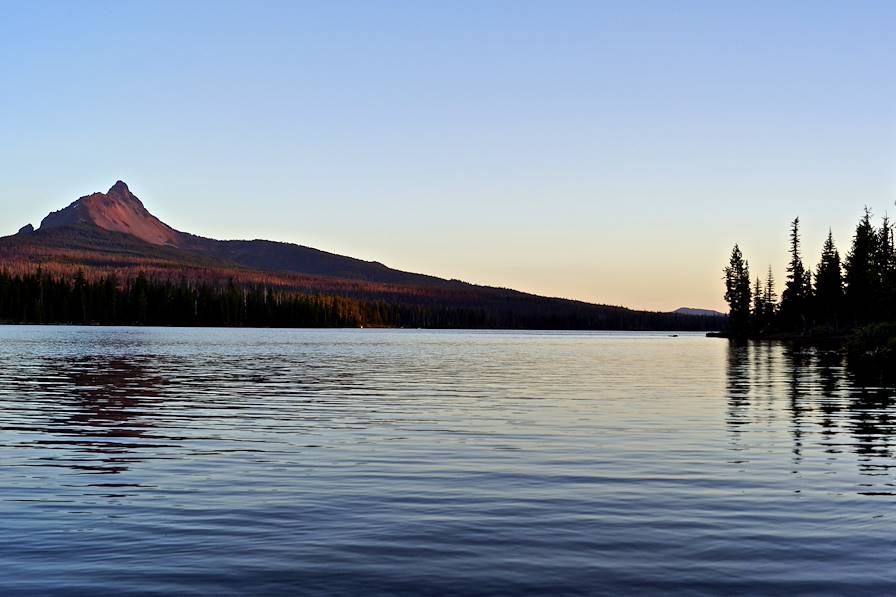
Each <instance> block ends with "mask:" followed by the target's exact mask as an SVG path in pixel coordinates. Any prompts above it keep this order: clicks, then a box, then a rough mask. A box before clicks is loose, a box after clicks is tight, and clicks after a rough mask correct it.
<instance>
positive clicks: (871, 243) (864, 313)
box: [844, 207, 878, 324]
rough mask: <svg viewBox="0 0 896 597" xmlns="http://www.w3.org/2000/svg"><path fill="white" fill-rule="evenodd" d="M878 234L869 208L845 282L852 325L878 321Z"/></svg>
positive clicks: (849, 257)
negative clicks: (876, 308) (876, 266)
mask: <svg viewBox="0 0 896 597" xmlns="http://www.w3.org/2000/svg"><path fill="white" fill-rule="evenodd" d="M877 242H878V238H877V233H876V232H875V230H874V226H873V225H872V224H871V210H869V209H868V208H867V207H866V208H865V215H864V217H862V219H861V221H860V222H859V224H858V226H856V232H855V235H854V236H853V239H852V248H851V249H850V251H849V255H847V257H846V263H845V268H844V282H845V283H846V289H845V297H846V305H847V309H848V317H849V318H850V320H851V322H852V323H858V324H861V323H867V322H869V321H873V320H874V319H875V313H874V311H875V309H874V306H875V305H874V303H875V298H876V295H877V294H878V275H877V271H876V270H875V261H876V259H877V257H876V254H875V253H876V252H877Z"/></svg>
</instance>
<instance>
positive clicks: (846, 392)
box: [726, 342, 896, 494]
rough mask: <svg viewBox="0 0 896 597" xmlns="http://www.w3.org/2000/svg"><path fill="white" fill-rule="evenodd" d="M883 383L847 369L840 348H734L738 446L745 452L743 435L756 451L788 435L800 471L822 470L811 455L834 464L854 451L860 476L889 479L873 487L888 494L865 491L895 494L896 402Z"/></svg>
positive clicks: (731, 371)
mask: <svg viewBox="0 0 896 597" xmlns="http://www.w3.org/2000/svg"><path fill="white" fill-rule="evenodd" d="M877 379H878V378H876V377H874V376H867V375H865V374H864V372H861V371H855V370H852V369H850V368H848V366H847V363H846V361H845V359H844V357H843V356H842V355H841V354H840V353H839V352H838V351H836V350H825V349H817V348H807V347H805V346H800V345H795V344H787V343H777V342H747V343H739V342H731V343H730V344H729V346H728V354H727V366H726V386H727V401H728V417H727V423H728V427H729V431H730V433H731V434H732V439H731V442H732V446H734V447H735V448H736V449H738V450H743V449H744V447H743V445H742V443H743V441H744V437H745V436H747V437H749V438H750V440H751V441H752V442H753V444H752V445H753V446H756V445H757V444H756V442H758V441H760V438H765V437H768V436H769V434H772V435H774V434H777V433H780V432H782V431H785V430H786V433H787V434H788V435H789V437H790V442H791V452H792V463H793V466H794V469H795V471H794V472H797V473H800V472H805V471H804V470H803V469H804V468H806V469H809V468H811V467H814V466H817V463H815V462H814V461H813V463H811V464H809V465H806V464H805V463H804V459H805V458H806V457H807V456H808V455H815V454H817V453H818V452H823V453H825V454H827V455H829V457H834V460H836V455H838V454H841V453H843V452H844V451H846V452H851V453H852V454H854V455H855V456H857V458H856V462H857V463H858V469H859V472H860V473H861V474H862V475H867V476H876V477H881V476H883V477H885V479H881V483H879V484H877V485H875V487H880V486H881V485H882V486H884V487H886V488H887V489H886V490H885V491H870V490H869V491H867V492H862V493H886V494H890V493H892V492H891V490H890V488H892V487H893V483H892V482H891V479H890V475H891V472H890V471H891V469H893V468H894V466H896V462H894V452H893V441H894V440H893V437H894V432H896V429H894V424H896V420H894V416H893V411H894V408H896V404H894V390H893V388H891V387H887V386H883V385H876V382H877ZM782 414H783V415H785V416H786V424H785V422H783V421H781V420H779V418H778V417H779V416H780V415H782ZM864 487H869V485H867V484H865V485H864Z"/></svg>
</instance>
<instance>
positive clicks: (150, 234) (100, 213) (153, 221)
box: [40, 180, 183, 247]
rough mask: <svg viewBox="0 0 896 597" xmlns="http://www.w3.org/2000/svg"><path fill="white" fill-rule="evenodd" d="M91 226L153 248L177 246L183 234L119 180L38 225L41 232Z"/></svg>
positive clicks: (55, 213) (54, 213) (82, 198)
mask: <svg viewBox="0 0 896 597" xmlns="http://www.w3.org/2000/svg"><path fill="white" fill-rule="evenodd" d="M80 224H92V225H94V226H98V227H99V228H103V229H105V230H111V231H113V232H124V233H126V234H130V235H132V236H136V237H137V238H139V239H141V240H144V241H146V242H148V243H152V244H154V245H169V246H175V247H176V246H179V245H180V241H181V240H182V238H183V235H182V234H181V233H180V232H178V231H177V230H175V229H173V228H171V227H170V226H168V225H167V224H165V223H164V222H162V221H161V220H159V219H158V218H157V217H155V216H154V215H152V214H151V213H149V211H147V209H146V208H145V207H144V206H143V203H141V202H140V200H139V199H137V197H136V196H135V195H134V194H133V193H131V191H130V189H128V185H126V184H125V183H123V182H122V181H120V180H119V181H118V182H116V183H115V184H114V185H113V186H112V188H110V189H109V191H108V192H106V193H93V194H92V195H86V196H84V197H81V198H80V199H78V200H77V201H75V202H74V203H72V204H71V205H69V206H68V207H66V208H65V209H61V210H59V211H55V212H53V213H51V214H50V215H48V216H47V217H46V218H44V219H43V221H42V222H41V223H40V229H41V230H46V229H53V228H62V227H65V226H77V225H80Z"/></svg>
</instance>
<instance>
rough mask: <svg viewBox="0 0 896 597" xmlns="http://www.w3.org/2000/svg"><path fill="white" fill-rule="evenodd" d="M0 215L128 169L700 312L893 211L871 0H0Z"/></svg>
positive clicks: (624, 297) (319, 233) (347, 228)
mask: <svg viewBox="0 0 896 597" xmlns="http://www.w3.org/2000/svg"><path fill="white" fill-rule="evenodd" d="M0 6H2V9H3V18H2V20H0V139H2V141H3V142H2V143H0V174H2V176H0V234H11V233H13V232H15V231H16V230H17V229H18V228H19V227H21V226H22V225H24V224H26V223H28V222H32V223H34V224H35V225H37V224H38V223H39V221H40V220H41V219H42V218H43V217H44V216H45V215H46V214H47V213H48V212H49V211H52V210H56V209H60V208H62V207H64V206H65V205H68V204H69V203H70V202H72V201H74V200H75V199H77V198H78V197H79V196H82V195H86V194H89V193H91V192H94V191H104V190H106V189H108V188H109V187H110V186H112V184H113V183H114V182H115V181H116V180H118V179H121V180H124V181H126V182H127V183H128V185H129V186H130V188H131V190H132V191H133V192H134V193H135V194H136V195H137V196H138V197H139V198H140V199H141V200H143V202H144V204H145V205H146V206H147V208H148V209H149V210H150V211H152V212H153V213H154V214H156V215H157V216H159V217H160V218H161V219H162V220H163V221H165V222H167V223H168V224H170V225H172V226H173V227H175V228H177V229H179V230H185V231H188V232H192V233H195V234H201V235H204V236H210V237H214V238H224V239H232V238H267V239H273V240H282V241H288V242H295V243H300V244H303V245H307V246H312V247H316V248H320V249H324V250H328V251H332V252H336V253H341V254H346V255H351V256H354V257H359V258H363V259H368V260H376V261H381V262H383V263H385V264H387V265H389V266H392V267H396V268H399V269H404V270H409V271H416V272H424V273H429V274H435V275H439V276H443V277H447V278H459V279H462V280H466V281H470V282H476V283H483V284H489V285H495V286H505V287H511V288H516V289H519V290H525V291H530V292H535V293H539V294H544V295H549V296H562V297H569V298H577V299H582V300H587V301H592V302H600V303H608V304H621V305H625V306H629V307H634V308H647V309H659V310H670V309H675V308H677V307H681V306H689V307H702V308H718V309H722V308H723V306H724V303H723V301H722V297H721V294H722V281H721V270H722V267H723V266H724V265H725V263H726V262H727V259H728V255H729V253H730V250H731V246H732V245H733V244H734V243H735V242H737V243H740V246H741V248H742V249H743V250H744V253H745V255H746V257H747V258H748V259H749V260H750V263H751V265H752V266H753V270H754V271H760V272H762V273H764V272H765V270H766V269H767V268H768V267H769V266H772V268H773V269H774V271H775V273H776V275H777V276H778V278H779V280H782V279H783V277H784V266H785V262H786V259H787V253H786V252H787V234H788V224H789V222H790V220H792V219H793V218H794V217H795V216H799V217H800V218H801V222H802V224H803V241H804V246H805V259H806V261H807V262H808V263H809V264H811V265H814V264H815V263H816V262H817V258H818V254H819V253H820V250H821V245H822V242H823V239H824V237H825V236H826V234H827V232H828V229H829V228H830V229H832V230H833V232H834V236H835V240H836V241H837V242H838V245H839V247H840V249H841V251H842V252H845V250H846V249H847V248H848V243H849V239H850V236H851V234H852V229H853V227H854V225H855V223H856V222H857V220H858V218H859V217H860V215H861V213H862V210H863V208H864V206H866V205H868V206H870V207H872V209H873V210H874V212H875V213H876V214H883V213H884V212H887V211H888V210H889V212H890V213H891V215H894V216H896V207H894V200H896V68H894V65H896V36H894V35H893V31H894V30H896V3H893V2H886V1H881V2H862V1H856V2H845V1H844V2H824V1H817V2H798V1H794V2H787V3H781V2H749V3H733V2H710V1H707V2H690V1H682V2H649V1H642V2H599V1H596V0H593V1H583V2H575V1H564V0H556V1H550V2H548V1H541V2H530V1H526V0H515V1H488V0H481V1H464V0H457V1H450V2H449V1H443V2H434V1H426V0H423V1H421V0H413V1H407V2H399V1H378V0H370V1H364V2H349V1H338V0H334V1H332V2H330V1H327V2H322V1H319V2H300V1H289V2H275V1H266V2H232V1H226V0H224V1H216V2H203V1H198V0H193V1H186V2H182V1H179V2H173V1H172V2H166V1H153V2H139V1H136V0H135V1H129V2H87V1H82V2H77V3H74V2H39V1H36V2H7V1H5V0H0Z"/></svg>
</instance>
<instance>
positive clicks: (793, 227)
mask: <svg viewBox="0 0 896 597" xmlns="http://www.w3.org/2000/svg"><path fill="white" fill-rule="evenodd" d="M811 289H812V282H811V273H810V272H808V271H806V268H805V267H804V266H803V260H802V257H801V256H800V219H799V218H794V220H793V222H791V224H790V263H789V264H788V265H787V282H786V284H785V287H784V292H783V293H782V294H781V317H782V319H783V323H784V325H785V326H786V327H787V328H789V329H791V330H796V329H799V330H805V328H806V324H807V318H806V314H807V310H808V309H807V308H808V306H809V299H810V296H811Z"/></svg>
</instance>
